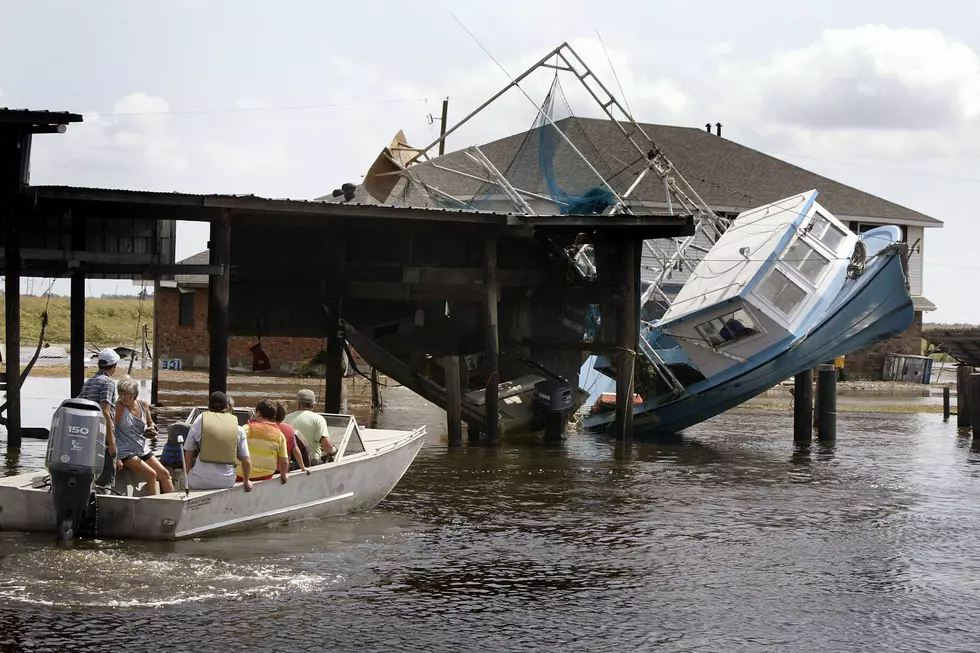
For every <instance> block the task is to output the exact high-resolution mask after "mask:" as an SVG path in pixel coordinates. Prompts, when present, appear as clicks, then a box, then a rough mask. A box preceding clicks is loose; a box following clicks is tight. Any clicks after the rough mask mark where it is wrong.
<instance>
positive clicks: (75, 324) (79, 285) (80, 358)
mask: <svg viewBox="0 0 980 653" xmlns="http://www.w3.org/2000/svg"><path fill="white" fill-rule="evenodd" d="M70 302H71V316H70V319H71V325H70V327H69V336H68V337H69V339H70V340H71V345H70V347H71V349H70V356H71V358H70V364H71V388H70V391H71V396H72V397H77V396H78V393H79V392H81V390H82V384H84V383H85V275H84V273H82V272H75V273H74V274H72V275H71V300H70Z"/></svg>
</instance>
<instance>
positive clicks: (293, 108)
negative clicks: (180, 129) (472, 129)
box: [99, 98, 426, 118]
mask: <svg viewBox="0 0 980 653" xmlns="http://www.w3.org/2000/svg"><path fill="white" fill-rule="evenodd" d="M425 101H426V98H404V99H400V100H364V101H361V102H333V103H328V104H299V105H289V106H278V107H236V108H227V109H185V110H178V111H141V112H135V113H102V114H99V115H100V116H105V117H107V118H127V117H136V116H186V115H199V114H209V113H248V112H258V111H302V110H306V109H331V108H336V107H359V106H368V105H373V104H399V103H407V102H425Z"/></svg>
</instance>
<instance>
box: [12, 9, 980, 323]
mask: <svg viewBox="0 0 980 653" xmlns="http://www.w3.org/2000/svg"><path fill="white" fill-rule="evenodd" d="M450 11H452V12H453V13H455V15H456V16H457V17H458V18H459V20H460V21H461V22H462V23H463V24H464V25H466V27H468V28H469V29H470V30H471V31H472V32H473V33H474V34H475V36H476V37H477V38H478V39H479V40H480V41H481V42H482V43H483V45H484V46H485V47H486V48H487V49H488V50H489V51H490V53H491V54H493V55H494V56H495V57H496V58H497V59H498V60H499V61H500V62H501V63H502V64H503V66H504V67H505V68H506V69H507V70H508V71H509V72H511V73H513V74H517V73H518V72H520V71H521V70H523V69H524V68H525V67H526V66H527V65H529V64H530V63H533V62H534V61H536V60H537V59H539V58H540V57H541V56H543V55H544V54H545V53H547V52H548V51H549V50H551V49H552V48H554V47H555V46H556V45H558V44H559V43H561V42H562V41H568V42H570V43H571V44H572V45H573V46H574V47H575V48H576V49H577V50H578V51H579V53H580V54H581V55H582V56H583V58H585V59H586V61H587V62H588V63H589V64H590V65H591V66H592V67H593V68H594V69H595V70H596V72H597V74H598V75H599V76H600V78H602V79H604V80H605V81H606V82H607V84H608V85H609V86H610V87H613V88H614V83H615V80H614V78H613V76H612V73H611V72H610V69H609V65H608V64H607V63H606V57H605V55H604V54H603V51H602V48H601V46H600V45H599V42H598V40H597V38H596V30H598V32H599V34H600V35H601V37H602V39H603V41H604V42H605V44H606V47H607V49H608V50H609V54H610V56H611V59H612V61H613V65H614V66H615V70H616V73H617V74H618V77H619V80H620V82H622V86H623V89H624V92H625V97H626V100H627V101H628V102H629V104H630V106H631V109H632V111H633V113H634V115H635V117H636V118H637V119H638V120H640V121H641V122H652V123H668V124H679V125H690V126H695V127H698V126H703V125H704V123H705V122H712V123H714V122H722V123H723V124H724V136H725V137H727V138H730V139H733V140H735V141H737V142H739V143H742V144H744V145H747V146H749V147H753V148H756V149H759V150H762V151H764V152H767V153H769V154H772V155H774V156H777V157H780V158H782V159H785V160H787V161H790V162H792V163H795V164H797V165H801V166H803V167H805V168H808V169H810V170H813V171H814V172H818V173H820V174H823V175H826V176H828V177H831V178H834V179H837V180H839V181H841V182H844V183H846V184H849V185H852V186H855V187H857V188H860V189H862V190H865V191H868V192H871V193H874V194H877V195H880V196H882V197H884V198H887V199H889V200H891V201H894V202H897V203H899V204H903V205H905V206H908V207H910V208H913V209H916V210H918V211H922V212H924V213H926V214H928V215H931V216H934V217H936V218H939V219H941V220H943V221H944V222H945V227H944V228H942V229H932V230H929V231H928V233H927V243H926V247H925V249H924V255H925V262H926V263H925V273H924V285H925V288H924V291H925V292H924V294H925V296H926V297H928V298H929V299H931V300H932V301H933V302H935V303H936V304H937V305H938V306H939V310H937V311H936V312H934V313H931V314H928V315H927V316H926V321H940V322H971V323H980V307H978V304H977V302H976V301H974V300H973V299H972V297H971V298H970V299H968V300H966V301H962V300H961V299H960V298H961V293H962V292H963V291H964V290H965V287H966V286H968V285H972V281H971V280H972V277H973V275H980V259H978V258H977V257H976V256H975V255H972V252H973V251H974V249H975V242H976V241H977V239H978V237H980V226H978V224H977V220H978V218H977V216H976V215H975V213H974V211H975V207H976V202H975V201H974V200H973V198H974V195H975V194H976V192H977V191H978V190H980V170H978V169H977V167H978V165H977V164H978V160H980V118H978V114H980V56H978V53H980V35H978V34H977V31H976V26H977V25H978V24H980V3H972V2H970V3H968V2H965V1H961V2H944V1H940V0H933V1H932V2H927V3H923V2H911V1H904V0H903V1H898V2H896V1H895V0H887V1H886V0H861V1H860V2H856V1H855V0H848V1H847V2H843V1H838V0H823V1H821V2H811V3H807V4H806V5H804V4H803V3H789V2H781V1H780V2H777V1H774V0H773V1H771V0H758V1H751V0H747V1H744V2H741V3H732V2H713V1H702V2H698V3H679V2H673V3H667V2H657V1H646V2H641V1H636V2H627V1H622V2H615V1H612V0H606V1H604V2H601V3H600V2H595V1H592V2H584V1H581V0H563V1H561V2H545V1H540V2H539V1H535V0H521V1H520V2H514V1H511V0H496V1H495V2H493V3H489V2H480V3H476V2H464V1H462V0H455V1H453V2H449V1H445V0H427V1H426V2H411V3H408V2H395V1H385V0H378V1H375V2H370V3H343V4H340V3H333V2H330V3H328V2H317V1H314V0H279V1H278V2H276V3H271V2H252V1H246V0H234V1H232V0H226V1H211V2H208V1H204V0H202V1H195V0H159V1H158V2H154V3H147V2H131V1H123V0H118V1H103V2H90V3H79V2H69V1H67V0H64V1H55V0H33V1H32V2H29V3H10V4H9V6H5V7H4V15H3V21H2V22H0V60H2V61H4V62H6V65H4V66H2V67H0V106H8V107H16V108H23V107H29V108H42V109H52V110H70V111H75V112H80V113H84V114H85V122H84V123H82V124H81V125H72V126H70V127H69V129H68V133H66V134H64V135H50V136H40V137H38V138H37V139H36V140H35V146H34V158H33V168H32V179H31V181H32V183H35V184H70V185H79V186H96V187H106V188H133V189H153V190H162V191H186V192H200V193H243V194H256V195H263V196H269V197H293V198H314V197H317V196H320V195H324V194H326V193H329V192H330V191H331V190H333V189H334V188H337V187H339V185H340V184H341V183H343V182H346V181H353V182H357V181H359V180H360V178H361V176H362V175H363V173H364V172H365V171H366V170H367V168H368V166H369V165H370V163H371V161H372V160H373V159H374V158H375V157H376V156H377V154H378V152H379V150H380V148H381V147H383V146H384V145H386V144H387V143H388V142H389V141H390V139H391V137H392V136H393V134H394V133H395V132H396V131H397V130H398V129H403V130H405V133H406V135H407V136H408V139H409V141H410V142H411V143H413V144H420V143H423V142H428V141H430V140H432V137H433V136H434V135H436V134H437V130H438V123H437V122H436V124H434V125H431V124H429V121H428V120H427V115H428V114H430V113H431V114H433V115H435V117H436V118H438V115H439V109H440V103H441V100H442V98H443V97H446V96H449V98H450V123H452V122H453V119H454V118H459V117H461V116H462V115H464V114H465V113H468V112H469V110H471V109H473V108H475V107H476V106H477V105H478V104H479V103H480V102H482V101H483V100H484V99H486V98H487V97H489V96H490V95H491V94H492V93H494V92H495V91H496V90H497V89H498V88H499V87H501V86H502V85H503V84H505V83H506V82H507V78H506V77H505V76H504V74H503V73H502V72H501V71H500V70H499V69H498V68H497V67H496V65H495V64H494V63H493V62H492V61H491V60H490V59H489V58H488V57H487V55H486V54H485V53H484V52H483V51H482V50H481V49H480V48H479V47H478V46H477V45H476V44H475V43H474V42H473V41H472V40H471V39H470V37H469V36H468V35H467V34H466V32H465V31H464V30H463V29H462V28H461V27H460V26H459V25H458V24H457V22H456V21H455V20H454V19H453V17H452V16H451V15H450ZM548 81H549V79H548V73H542V77H540V78H539V79H537V80H532V81H531V82H530V83H529V84H528V86H527V89H528V92H529V93H530V94H531V96H532V97H534V98H535V99H537V100H539V99H541V98H543V96H544V90H545V88H546V86H547V83H548ZM570 86H571V83H566V85H565V88H566V89H568V88H569V87H570ZM512 96H513V97H511V98H509V99H508V101H506V102H504V103H503V104H501V105H500V106H499V107H498V108H496V109H495V111H494V113H493V114H492V119H486V120H482V121H476V122H474V123H473V126H472V127H467V128H464V129H463V130H461V131H460V132H458V134H459V135H458V136H454V137H453V138H452V139H451V141H450V143H449V147H450V149H457V148H461V147H465V146H468V145H471V144H475V143H480V142H485V141H487V140H491V139H493V138H498V137H502V136H506V135H509V134H511V133H515V132H519V131H524V130H526V129H527V128H528V126H529V125H530V123H531V120H532V118H533V115H534V109H533V108H532V107H531V106H530V103H529V102H528V101H527V100H526V99H524V98H523V97H521V96H520V95H519V94H517V93H512ZM573 104H574V103H573ZM327 105H332V106H327ZM573 109H575V110H576V111H577V112H578V111H580V115H596V110H595V108H594V107H591V106H588V105H586V104H584V103H583V104H582V105H581V106H580V107H579V106H573ZM146 114H154V115H146ZM669 154H670V153H669V152H668V155H669ZM681 172H683V171H681ZM801 190H806V189H801ZM206 240H207V234H206V232H205V231H204V230H202V229H201V228H200V227H197V226H194V225H185V224H183V223H181V226H180V228H179V232H178V246H177V255H178V258H182V257H185V256H189V255H190V254H193V253H195V252H197V251H200V250H201V249H203V248H204V247H205V244H206ZM26 283H27V282H25V284H26ZM61 284H62V282H59V285H58V286H56V290H57V291H60V292H67V282H63V285H64V286H65V287H64V288H62V287H61ZM45 287H46V285H44V284H42V283H41V282H36V281H35V282H33V284H32V285H31V289H33V290H34V291H35V292H37V293H39V292H42V291H43V290H44V288H45ZM117 288H118V289H119V291H121V292H125V291H128V290H131V289H132V287H131V286H130V285H129V283H128V282H119V283H118V284H117V283H116V282H93V283H92V284H90V290H91V291H92V292H94V293H95V294H99V293H101V292H108V293H112V292H115V291H116V289H117Z"/></svg>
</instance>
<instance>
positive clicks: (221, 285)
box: [154, 210, 231, 393]
mask: <svg viewBox="0 0 980 653" xmlns="http://www.w3.org/2000/svg"><path fill="white" fill-rule="evenodd" d="M210 257H211V265H222V266H224V269H223V271H222V273H221V275H218V276H212V277H211V279H210V282H209V283H208V331H209V333H210V336H211V353H210V356H209V357H208V393H211V392H215V391H221V392H227V390H228V295H229V288H230V286H231V284H230V280H231V219H230V217H229V215H228V211H226V210H222V211H221V215H220V216H217V217H216V218H215V219H213V220H212V221H211V243H210ZM154 337H155V336H154Z"/></svg>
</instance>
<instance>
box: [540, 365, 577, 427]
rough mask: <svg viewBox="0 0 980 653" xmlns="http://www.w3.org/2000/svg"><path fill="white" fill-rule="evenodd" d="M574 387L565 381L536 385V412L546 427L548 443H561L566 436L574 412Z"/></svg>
mask: <svg viewBox="0 0 980 653" xmlns="http://www.w3.org/2000/svg"><path fill="white" fill-rule="evenodd" d="M572 406H573V399H572V385H571V384H570V383H567V382H565V381H556V380H552V379H546V380H544V381H538V382H537V383H535V384H534V411H535V413H536V414H537V417H538V420H539V422H540V423H541V424H543V425H544V439H545V441H546V442H556V441H560V440H561V439H562V437H564V435H565V423H566V422H567V421H568V414H569V413H570V412H572Z"/></svg>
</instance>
